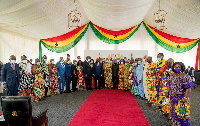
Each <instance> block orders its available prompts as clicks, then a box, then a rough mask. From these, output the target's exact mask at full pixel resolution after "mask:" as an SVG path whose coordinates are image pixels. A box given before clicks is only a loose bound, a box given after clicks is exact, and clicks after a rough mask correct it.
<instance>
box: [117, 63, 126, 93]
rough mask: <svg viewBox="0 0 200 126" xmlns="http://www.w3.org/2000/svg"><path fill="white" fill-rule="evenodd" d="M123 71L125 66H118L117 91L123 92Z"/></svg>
mask: <svg viewBox="0 0 200 126" xmlns="http://www.w3.org/2000/svg"><path fill="white" fill-rule="evenodd" d="M124 70H125V64H120V65H119V85H118V89H121V90H123V89H124Z"/></svg>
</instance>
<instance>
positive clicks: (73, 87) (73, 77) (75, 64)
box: [71, 60, 78, 92]
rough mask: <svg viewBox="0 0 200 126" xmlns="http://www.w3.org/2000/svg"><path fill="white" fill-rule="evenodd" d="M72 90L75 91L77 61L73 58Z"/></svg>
mask: <svg viewBox="0 0 200 126" xmlns="http://www.w3.org/2000/svg"><path fill="white" fill-rule="evenodd" d="M71 69H72V74H71V75H72V92H75V91H76V86H77V77H78V76H77V75H78V73H77V61H76V60H73V64H72V67H71Z"/></svg>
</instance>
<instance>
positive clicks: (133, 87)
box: [131, 61, 140, 96]
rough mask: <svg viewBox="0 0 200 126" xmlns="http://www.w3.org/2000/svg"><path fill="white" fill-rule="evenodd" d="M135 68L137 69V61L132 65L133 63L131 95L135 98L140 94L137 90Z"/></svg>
mask: <svg viewBox="0 0 200 126" xmlns="http://www.w3.org/2000/svg"><path fill="white" fill-rule="evenodd" d="M136 68H137V61H134V63H133V84H132V89H131V93H132V94H133V95H135V96H138V95H140V92H139V89H138V83H137V76H136Z"/></svg>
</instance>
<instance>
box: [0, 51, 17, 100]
mask: <svg viewBox="0 0 200 126" xmlns="http://www.w3.org/2000/svg"><path fill="white" fill-rule="evenodd" d="M15 62H16V57H15V56H14V55H11V56H10V62H9V63H6V64H4V65H3V68H2V73H1V78H2V83H3V85H4V88H7V89H8V91H7V95H8V96H17V95H18V87H19V82H20V75H19V65H18V64H17V63H15Z"/></svg>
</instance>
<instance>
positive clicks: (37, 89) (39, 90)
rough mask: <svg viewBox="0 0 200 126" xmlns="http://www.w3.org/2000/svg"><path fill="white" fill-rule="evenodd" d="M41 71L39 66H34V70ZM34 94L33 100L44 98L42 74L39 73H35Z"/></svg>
mask: <svg viewBox="0 0 200 126" xmlns="http://www.w3.org/2000/svg"><path fill="white" fill-rule="evenodd" d="M40 71H42V68H41V66H38V67H37V68H36V72H40ZM33 91H34V95H35V101H39V100H40V99H43V98H44V93H45V92H44V83H43V74H41V73H39V74H36V75H35V82H34V90H33Z"/></svg>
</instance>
